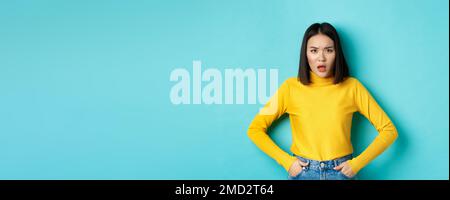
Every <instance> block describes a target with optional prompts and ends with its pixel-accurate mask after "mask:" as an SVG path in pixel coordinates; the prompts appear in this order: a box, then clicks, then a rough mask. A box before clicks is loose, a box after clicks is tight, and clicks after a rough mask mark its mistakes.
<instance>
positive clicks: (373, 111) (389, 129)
mask: <svg viewBox="0 0 450 200" xmlns="http://www.w3.org/2000/svg"><path fill="white" fill-rule="evenodd" d="M355 80H356V79H355ZM354 100H355V104H356V106H357V108H358V111H359V112H360V113H361V114H362V115H364V116H365V117H366V118H367V119H368V120H369V121H370V123H371V124H372V125H373V126H374V127H375V128H376V129H377V131H378V133H379V134H378V136H377V137H376V138H375V139H374V140H373V142H372V143H371V144H370V145H369V146H368V147H367V148H366V149H365V150H364V151H363V152H362V153H361V154H360V155H359V156H357V157H355V158H354V159H352V160H351V161H349V164H350V166H351V168H352V171H353V172H354V173H358V172H359V170H361V169H362V168H363V167H364V166H366V165H367V164H368V163H369V162H370V161H372V160H373V159H375V158H376V157H377V156H378V155H380V154H381V153H383V151H385V150H386V149H387V148H388V147H389V146H390V145H391V144H392V143H393V142H394V141H395V139H397V137H398V133H397V129H396V128H395V126H394V124H393V123H392V121H391V120H390V119H389V117H388V116H387V115H386V113H385V112H384V111H383V109H382V108H381V107H380V106H379V105H378V103H377V102H376V101H375V99H374V98H373V97H372V96H371V95H370V93H369V92H368V91H367V89H366V88H365V87H364V86H363V85H362V84H361V83H360V82H359V81H357V80H356V87H355V90H354Z"/></svg>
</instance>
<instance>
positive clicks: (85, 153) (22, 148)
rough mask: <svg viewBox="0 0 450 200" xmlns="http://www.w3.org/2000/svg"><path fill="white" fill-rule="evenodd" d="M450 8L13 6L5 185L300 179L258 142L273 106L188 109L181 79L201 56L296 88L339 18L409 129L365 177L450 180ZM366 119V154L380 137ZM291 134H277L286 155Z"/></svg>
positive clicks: (5, 10)
mask: <svg viewBox="0 0 450 200" xmlns="http://www.w3.org/2000/svg"><path fill="white" fill-rule="evenodd" d="M448 15H449V11H448V1H447V0H433V1H430V0H396V1H391V0H383V1H358V0H346V1H332V0H329V1H325V0H302V1H294V0H292V1H257V0H251V1H237V0H236V1H221V2H219V1H206V0H205V1H181V0H180V1H152V2H150V1H87V0H84V1H57V0H54V1H45V0H43V1H1V3H0V179H286V178H287V174H286V172H285V171H284V169H283V168H282V167H281V166H279V165H278V164H277V163H276V162H275V161H274V160H272V159H271V158H269V157H268V156H266V155H265V154H264V153H262V151H260V150H259V149H258V148H257V147H256V146H255V145H254V144H253V143H252V142H251V141H250V140H249V138H248V137H247V134H246V131H247V128H248V125H249V123H250V122H251V120H252V119H253V117H254V115H255V114H256V113H257V111H258V109H259V108H260V107H261V105H258V104H257V105H249V104H244V105H181V106H175V105H172V104H171V102H170V99H169V92H170V88H171V87H172V86H173V85H174V83H173V82H170V81H169V75H170V72H171V71H172V70H173V69H175V68H180V67H182V68H186V69H188V70H189V71H190V72H191V73H192V61H193V60H201V61H202V67H203V69H206V68H218V69H220V70H223V69H225V68H251V69H257V68H267V69H268V68H278V69H279V82H280V83H281V82H282V81H283V80H285V79H286V78H288V77H292V76H296V73H297V65H298V58H299V48H300V41H301V38H302V36H303V33H304V31H305V30H306V28H307V27H308V26H309V25H310V24H311V23H314V22H323V21H327V22H330V23H332V24H333V25H334V26H335V27H336V28H337V29H338V31H339V33H340V34H341V39H342V42H343V45H344V49H345V52H346V57H347V60H348V62H349V65H350V69H351V74H352V75H353V76H355V77H356V78H358V79H359V80H360V81H361V82H362V83H363V84H364V85H365V86H366V87H367V88H368V89H369V91H370V92H371V93H372V95H373V96H374V97H375V98H376V99H377V101H378V102H379V104H380V105H381V106H382V107H383V108H384V109H385V111H386V112H387V113H388V115H389V116H390V117H391V119H392V120H393V122H394V124H395V125H396V127H397V129H398V131H399V138H398V140H397V141H396V142H395V143H394V145H393V146H391V147H390V148H389V149H388V150H387V151H386V152H385V153H383V154H382V155H381V156H380V157H378V158H377V159H376V160H374V161H373V162H372V163H371V164H370V165H368V166H367V167H366V168H364V169H363V170H362V171H361V172H360V174H359V176H360V178H361V179H448V178H449V173H448V172H449V145H448V141H449V138H448V136H449V123H448V121H449V93H448V91H449V90H448V89H449V88H448V84H449V57H448V55H449V47H448V44H449V40H448V38H449V29H448V28H449V27H448V17H449V16H448ZM222 72H223V71H222ZM353 123H354V127H353V129H352V133H353V139H352V140H353V142H354V146H355V149H356V152H357V153H359V152H361V151H362V150H363V149H364V148H365V147H366V146H367V145H368V144H369V143H370V142H371V141H372V140H373V139H374V138H375V136H376V134H377V132H376V130H375V129H374V128H373V127H372V125H371V124H370V123H369V122H368V121H367V120H366V119H365V118H364V117H362V116H361V115H359V114H358V115H356V116H355V117H354V122H353ZM290 131H291V130H290V127H289V121H288V120H287V118H284V120H281V121H280V122H279V123H278V124H277V126H275V127H274V128H273V130H272V131H271V135H272V136H273V138H274V140H275V141H276V142H277V143H278V144H279V145H280V146H281V147H282V148H283V149H285V150H288V149H289V146H290V139H291V132H290Z"/></svg>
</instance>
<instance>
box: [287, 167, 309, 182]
mask: <svg viewBox="0 0 450 200" xmlns="http://www.w3.org/2000/svg"><path fill="white" fill-rule="evenodd" d="M305 170H306V168H302V170H301V171H300V172H299V173H298V174H297V175H295V176H291V174H289V173H288V179H289V180H295V179H297V178H298V177H300V176H301V175H302V174H303V173H304V172H305Z"/></svg>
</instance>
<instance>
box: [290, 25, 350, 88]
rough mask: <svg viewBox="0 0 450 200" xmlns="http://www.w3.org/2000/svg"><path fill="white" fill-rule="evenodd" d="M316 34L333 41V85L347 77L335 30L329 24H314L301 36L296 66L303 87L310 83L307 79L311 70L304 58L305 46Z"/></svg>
mask: <svg viewBox="0 0 450 200" xmlns="http://www.w3.org/2000/svg"><path fill="white" fill-rule="evenodd" d="M317 34H324V35H326V36H328V37H330V38H331V39H332V40H333V41H334V48H335V52H336V58H335V62H334V65H335V66H334V70H333V73H334V84H338V83H340V82H342V81H344V78H346V77H348V76H349V71H348V66H347V62H346V61H345V57H344V52H342V47H341V42H340V40H339V35H338V33H337V31H336V29H335V28H334V27H333V26H332V25H331V24H329V23H326V22H325V23H321V24H319V23H315V24H312V25H311V26H309V27H308V29H306V31H305V35H304V36H303V41H302V47H301V49H300V64H299V66H298V77H297V78H298V79H299V81H300V82H301V83H303V85H308V84H310V83H311V80H310V77H309V70H311V68H310V66H309V64H308V58H307V57H306V46H307V43H308V40H309V38H311V37H312V36H314V35H317Z"/></svg>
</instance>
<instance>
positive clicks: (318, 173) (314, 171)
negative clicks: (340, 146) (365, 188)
mask: <svg viewBox="0 0 450 200" xmlns="http://www.w3.org/2000/svg"><path fill="white" fill-rule="evenodd" d="M294 156H295V157H297V158H298V159H299V160H301V161H303V162H304V163H309V164H308V166H306V167H303V168H302V171H301V172H300V173H299V174H298V175H297V176H290V175H288V179H289V180H355V179H356V176H355V177H352V178H349V177H347V176H345V175H344V174H343V173H342V172H341V171H337V170H334V169H333V168H334V167H336V166H338V165H340V164H341V163H343V162H345V161H347V160H351V159H352V158H353V156H352V154H350V155H347V156H344V157H341V158H337V159H334V160H327V161H317V160H310V159H306V158H303V157H300V156H297V155H294Z"/></svg>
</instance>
